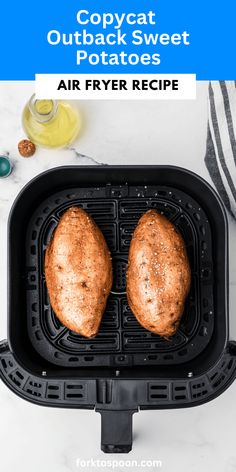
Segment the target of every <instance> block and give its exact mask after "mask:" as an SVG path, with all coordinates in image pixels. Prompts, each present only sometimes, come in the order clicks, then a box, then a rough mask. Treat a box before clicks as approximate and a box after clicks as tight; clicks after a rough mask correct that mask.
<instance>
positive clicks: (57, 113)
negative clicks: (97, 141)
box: [22, 95, 81, 148]
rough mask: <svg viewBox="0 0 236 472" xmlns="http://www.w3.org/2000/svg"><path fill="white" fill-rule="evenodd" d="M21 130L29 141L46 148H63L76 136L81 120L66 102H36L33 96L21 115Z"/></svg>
mask: <svg viewBox="0 0 236 472" xmlns="http://www.w3.org/2000/svg"><path fill="white" fill-rule="evenodd" d="M22 122H23V128H24V130H25V133H26V134H27V136H28V137H29V138H30V139H31V141H32V142H33V143H35V144H37V145H39V146H42V147H47V148H63V147H66V146H68V145H70V144H71V143H72V142H73V141H74V140H75V139H76V137H77V136H78V133H79V130H80V128H81V119H80V116H79V114H78V111H77V110H76V109H75V108H74V107H73V106H72V105H71V104H70V103H67V102H63V101H59V102H57V101H55V100H37V99H36V98H35V95H33V96H32V97H31V98H30V100H29V102H28V103H27V104H26V106H25V108H24V110H23V115H22Z"/></svg>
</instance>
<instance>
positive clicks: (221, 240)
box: [0, 166, 236, 453]
mask: <svg viewBox="0 0 236 472" xmlns="http://www.w3.org/2000/svg"><path fill="white" fill-rule="evenodd" d="M71 206H79V207H82V208H84V209H85V210H86V211H87V212H88V213H89V214H90V215H91V216H92V217H93V218H94V220H95V221H96V223H97V225H98V226H99V227H100V228H101V230H102V232H103V234H104V236H105V238H106V240H107V243H108V246H109V248H110V251H111V253H112V259H113V273H114V284H113V288H112V292H111V295H110V297H109V300H108V304H107V308H106V312H105V314H104V316H103V320H102V324H101V327H100V330H99V334H98V335H97V337H95V338H94V339H85V338H84V337H82V336H80V335H78V334H76V333H74V332H72V331H70V330H68V329H67V328H65V327H64V326H63V325H62V324H61V323H60V322H59V320H58V319H57V318H56V316H55V314H54V313H53V311H52V308H51V306H50V302H49V298H48V294H47V288H46V284H45V276H44V253H45V249H46V247H47V245H48V243H49V241H50V238H51V236H52V233H53V230H54V229H55V227H56V225H57V223H58V221H59V218H60V216H61V215H62V214H63V212H64V211H65V210H66V209H68V208H69V207H71ZM149 208H155V209H157V210H158V211H159V212H161V213H163V214H164V215H166V216H167V218H168V219H169V220H170V221H172V222H173V223H174V224H175V225H176V227H177V228H178V229H179V231H180V232H181V234H182V236H183V238H184V240H185V243H186V247H187V251H188V256H189V260H190V264H191V270H192V284H191V292H190V294H189V297H188V299H187V302H186V306H185V312H184V315H183V317H182V321H181V324H180V327H179V330H178V332H177V333H176V334H175V335H174V336H173V337H172V338H171V340H169V341H167V340H165V339H163V338H161V337H159V336H158V335H155V334H153V333H151V332H149V331H147V330H145V329H144V328H142V327H141V326H140V325H139V324H138V323H137V321H136V319H135V317H134V316H133V314H132V313H131V311H130V309H129V306H128V303H127V298H126V292H125V285H126V284H125V277H126V268H127V258H128V251H129V244H130V240H131V236H132V233H133V231H134V228H135V226H136V224H137V222H138V220H139V218H140V216H141V215H142V214H143V213H144V212H146V211H147V210H148V209H149ZM235 372H236V344H235V343H234V342H231V341H230V342H229V341H228V235H227V220H226V215H225V211H224V208H223V205H222V203H221V200H220V199H219V197H218V195H217V194H216V193H215V191H214V190H213V189H212V188H211V187H210V186H209V185H208V184H207V183H206V182H205V181H203V180H202V179H201V178H200V177H198V176H197V175H195V174H193V173H192V172H189V171H187V170H184V169H180V168H177V167H169V166H132V167H131V166H127V167H120V166H114V167H113V166H95V167H80V166H78V167H77V166H74V167H61V168H56V169H53V170H49V171H47V172H45V173H43V174H41V175H39V176H38V177H36V178H35V179H33V180H32V181H31V182H30V183H29V184H28V185H26V187H25V188H24V189H23V190H22V191H21V193H20V194H19V196H18V197H17V199H16V201H15V203H14V205H13V208H12V210H11V214H10V217H9V226H8V341H3V342H2V343H1V345H0V375H1V378H2V380H3V381H4V382H5V384H6V385H7V386H8V387H9V388H10V389H11V390H12V391H13V392H15V393H16V394H18V395H19V396H20V397H22V398H24V399H26V400H29V401H31V402H33V403H37V404H39V405H44V406H53V407H64V408H89V409H95V410H96V411H98V412H100V413H101V418H102V439H101V447H102V450H103V451H104V452H113V453H114V452H129V451H130V450H131V447H132V415H133V413H134V412H136V411H138V410H139V409H148V410H151V409H164V408H184V407H190V406H195V405H200V404H202V403H205V402H207V401H209V400H212V399H213V398H215V397H216V396H217V395H219V394H221V393H222V392H223V391H224V390H225V389H226V388H227V387H228V386H229V385H230V383H231V382H232V381H233V380H234V378H235Z"/></svg>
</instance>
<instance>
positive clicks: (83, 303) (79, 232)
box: [45, 207, 112, 338]
mask: <svg viewBox="0 0 236 472" xmlns="http://www.w3.org/2000/svg"><path fill="white" fill-rule="evenodd" d="M45 276H46V284H47V289H48V293H49V298H50V302H51V305H52V308H53V310H54V312H55V314H56V316H57V317H58V318H59V320H60V321H61V323H62V324H64V325H65V326H66V327H67V328H69V329H71V330H73V331H75V332H77V333H79V334H81V335H82V336H86V337H89V338H90V337H93V336H95V335H96V334H97V332H98V329H99V325H100V322H101V319H102V315H103V312H104V310H105V306H106V302H107V298H108V295H109V293H110V290H111V286H112V264H111V257H110V253H109V250H108V247H107V244H106V241H105V239H104V237H103V234H102V232H101V231H100V229H99V228H98V226H97V225H96V223H95V222H94V221H93V219H92V218H91V217H90V216H89V215H88V214H87V213H86V212H85V211H84V210H82V209H81V208H77V207H72V208H70V209H69V210H67V211H66V212H65V213H64V214H63V216H62V217H61V219H60V221H59V223H58V225H57V227H56V229H55V231H54V234H53V236H52V239H51V241H50V244H49V246H48V247H47V249H46V256H45Z"/></svg>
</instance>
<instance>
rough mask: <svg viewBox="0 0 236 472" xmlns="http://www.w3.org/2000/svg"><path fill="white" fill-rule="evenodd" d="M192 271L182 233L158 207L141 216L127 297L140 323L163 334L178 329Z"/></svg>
mask: <svg viewBox="0 0 236 472" xmlns="http://www.w3.org/2000/svg"><path fill="white" fill-rule="evenodd" d="M190 281H191V271H190V266H189V261H188V257H187V252H186V248H185V244H184V241H183V238H182V236H181V235H180V233H179V232H178V231H177V229H176V228H175V226H174V225H173V224H172V223H171V222H170V221H169V220H168V219H167V218H166V217H165V216H163V215H161V214H159V213H158V212H157V211H156V210H149V211H148V212H147V213H145V214H144V215H143V216H142V217H141V218H140V220H139V222H138V225H137V227H136V229H135V231H134V234H133V237H132V240H131V244H130V251H129V262H128V271H127V297H128V302H129V305H130V308H131V310H132V312H133V313H134V315H135V316H136V318H137V320H138V321H139V323H140V324H141V325H142V326H143V327H144V328H146V329H148V330H149V331H152V332H154V333H156V334H159V335H160V336H164V337H167V338H168V337H170V336H172V335H173V334H174V333H175V332H176V331H177V329H178V326H179V322H180V319H181V316H182V314H183V311H184V303H185V299H186V297H187V295H188V292H189V289H190Z"/></svg>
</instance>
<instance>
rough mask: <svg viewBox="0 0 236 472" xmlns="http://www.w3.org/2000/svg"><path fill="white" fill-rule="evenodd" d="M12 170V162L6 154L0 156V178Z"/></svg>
mask: <svg viewBox="0 0 236 472" xmlns="http://www.w3.org/2000/svg"><path fill="white" fill-rule="evenodd" d="M11 171H12V164H11V161H10V159H8V157H7V156H0V178H1V179H3V178H5V177H8V176H9V175H10V173H11Z"/></svg>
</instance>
